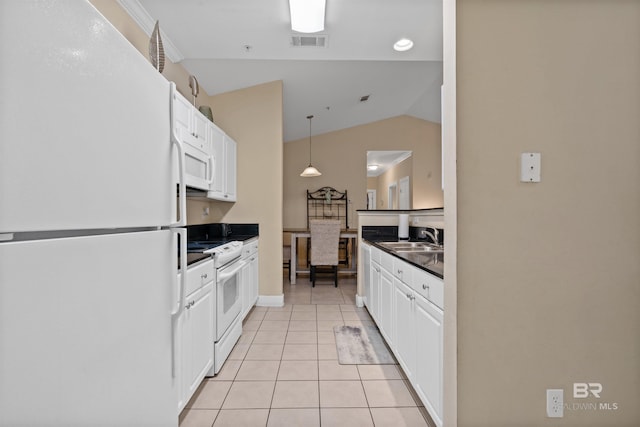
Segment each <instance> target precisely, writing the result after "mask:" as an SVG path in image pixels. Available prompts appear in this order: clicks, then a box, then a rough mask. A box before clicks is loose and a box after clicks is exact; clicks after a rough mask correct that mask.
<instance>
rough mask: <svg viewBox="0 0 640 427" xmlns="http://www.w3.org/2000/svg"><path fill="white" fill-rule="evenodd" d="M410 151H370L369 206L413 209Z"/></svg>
mask: <svg viewBox="0 0 640 427" xmlns="http://www.w3.org/2000/svg"><path fill="white" fill-rule="evenodd" d="M412 175H413V162H412V160H411V151H399V150H396V151H367V209H369V210H375V209H412V195H411V185H412V183H413V178H412Z"/></svg>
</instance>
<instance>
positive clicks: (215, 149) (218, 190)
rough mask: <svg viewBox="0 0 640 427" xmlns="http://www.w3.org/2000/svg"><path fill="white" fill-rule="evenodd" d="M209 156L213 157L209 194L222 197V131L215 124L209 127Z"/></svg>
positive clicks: (223, 166)
mask: <svg viewBox="0 0 640 427" xmlns="http://www.w3.org/2000/svg"><path fill="white" fill-rule="evenodd" d="M210 132H211V156H212V158H213V180H212V182H211V186H210V187H209V192H210V196H212V195H216V196H217V197H222V196H223V193H224V179H225V165H224V133H223V132H222V131H221V130H220V129H218V128H217V127H215V126H212V127H211V131H210Z"/></svg>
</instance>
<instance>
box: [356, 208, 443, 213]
mask: <svg viewBox="0 0 640 427" xmlns="http://www.w3.org/2000/svg"><path fill="white" fill-rule="evenodd" d="M443 209H444V208H421V209H357V210H356V212H368V213H387V214H388V213H405V212H406V213H418V212H429V211H438V210H440V211H441V210H443Z"/></svg>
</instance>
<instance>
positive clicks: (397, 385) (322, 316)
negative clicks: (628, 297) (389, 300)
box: [180, 277, 430, 427]
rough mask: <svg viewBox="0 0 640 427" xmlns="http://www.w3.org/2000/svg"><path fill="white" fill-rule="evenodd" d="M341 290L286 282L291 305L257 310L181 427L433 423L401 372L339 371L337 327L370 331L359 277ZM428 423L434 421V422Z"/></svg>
mask: <svg viewBox="0 0 640 427" xmlns="http://www.w3.org/2000/svg"><path fill="white" fill-rule="evenodd" d="M338 283H339V285H338V288H335V287H334V286H333V285H332V284H323V283H322V282H317V283H316V287H315V288H311V286H310V284H309V281H308V279H305V278H304V277H301V278H299V279H298V283H297V284H296V285H291V284H289V282H288V279H284V285H283V287H284V300H285V306H284V307H278V308H273V307H271V308H266V307H254V309H253V310H252V311H251V313H250V314H249V316H247V318H246V319H245V322H244V323H243V331H242V336H241V337H240V340H239V341H238V343H237V344H236V346H235V347H234V349H233V351H232V353H231V355H230V356H229V359H228V360H227V361H226V362H225V364H224V366H223V367H222V370H221V371H220V373H219V374H218V375H217V376H215V377H213V378H206V379H205V380H204V381H203V382H202V384H201V386H200V388H199V389H198V391H197V392H196V394H195V395H194V397H193V399H191V401H190V402H189V403H188V404H187V407H186V409H185V410H184V411H183V412H182V414H181V416H180V426H181V427H201V426H208V427H211V426H213V427H221V426H233V427H242V426H247V427H253V426H260V427H265V426H266V427H276V426H286V427H298V426H300V427H319V426H322V427H332V426H340V427H343V426H350V427H372V426H375V427H384V426H390V427H391V426H393V427H402V426H412V427H413V426H416V427H417V426H429V425H430V419H429V416H428V415H427V413H426V410H425V409H424V407H422V406H421V403H420V401H419V400H418V398H417V397H415V393H414V391H413V389H412V388H411V386H410V385H409V383H408V381H406V379H405V378H406V377H405V376H404V373H403V372H402V369H401V368H400V366H398V365H340V364H339V363H338V354H337V351H336V346H335V338H334V334H333V327H334V326H335V325H344V324H348V325H357V324H371V323H372V320H371V318H370V317H369V314H368V312H367V311H366V310H365V309H362V308H358V307H356V306H355V295H356V281H355V277H347V278H344V277H340V279H339V282H338ZM428 420H429V421H428Z"/></svg>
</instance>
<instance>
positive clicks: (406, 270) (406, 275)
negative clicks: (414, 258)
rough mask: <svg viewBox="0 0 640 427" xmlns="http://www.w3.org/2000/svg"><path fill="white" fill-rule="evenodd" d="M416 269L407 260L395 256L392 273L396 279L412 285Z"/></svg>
mask: <svg viewBox="0 0 640 427" xmlns="http://www.w3.org/2000/svg"><path fill="white" fill-rule="evenodd" d="M414 270H416V269H415V268H414V267H412V266H411V265H409V264H408V263H406V262H405V261H402V260H401V259H398V258H396V257H393V270H392V273H393V276H394V277H395V278H396V279H398V280H400V281H402V282H404V283H406V284H408V285H411V283H413V274H414V273H413V272H414Z"/></svg>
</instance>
